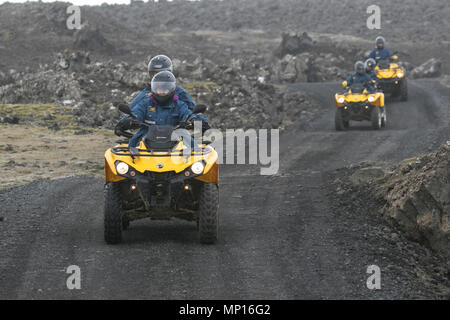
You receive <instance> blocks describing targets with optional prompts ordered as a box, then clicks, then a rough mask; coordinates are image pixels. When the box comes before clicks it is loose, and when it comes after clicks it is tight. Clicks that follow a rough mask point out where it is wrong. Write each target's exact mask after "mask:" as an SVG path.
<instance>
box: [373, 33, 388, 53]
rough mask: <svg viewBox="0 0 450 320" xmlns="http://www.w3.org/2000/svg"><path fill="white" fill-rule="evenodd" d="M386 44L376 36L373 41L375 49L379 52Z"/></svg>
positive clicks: (380, 37)
mask: <svg viewBox="0 0 450 320" xmlns="http://www.w3.org/2000/svg"><path fill="white" fill-rule="evenodd" d="M385 42H386V40H384V38H383V37H382V36H378V37H377V38H376V39H375V44H376V46H377V49H378V50H381V49H383V48H384V43H385Z"/></svg>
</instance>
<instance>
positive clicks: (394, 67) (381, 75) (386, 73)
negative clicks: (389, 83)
mask: <svg viewBox="0 0 450 320" xmlns="http://www.w3.org/2000/svg"><path fill="white" fill-rule="evenodd" d="M375 70H376V72H377V78H378V79H391V78H403V77H404V76H405V71H404V70H403V69H402V68H400V67H399V66H398V64H396V63H391V64H390V65H389V69H380V67H379V66H376V67H375Z"/></svg>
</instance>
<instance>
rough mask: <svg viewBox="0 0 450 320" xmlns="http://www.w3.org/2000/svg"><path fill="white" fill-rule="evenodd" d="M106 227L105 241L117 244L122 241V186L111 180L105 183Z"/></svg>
mask: <svg viewBox="0 0 450 320" xmlns="http://www.w3.org/2000/svg"><path fill="white" fill-rule="evenodd" d="M104 192H105V208H104V210H105V211H104V214H105V216H104V228H105V230H104V231H105V241H106V243H108V244H117V243H120V242H121V241H122V228H123V223H122V213H121V200H120V186H119V185H118V184H117V183H114V182H109V183H107V184H106V185H105V191H104Z"/></svg>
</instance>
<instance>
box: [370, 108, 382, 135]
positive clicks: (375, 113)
mask: <svg viewBox="0 0 450 320" xmlns="http://www.w3.org/2000/svg"><path fill="white" fill-rule="evenodd" d="M370 122H371V123H372V128H373V129H375V130H377V129H380V128H381V125H382V123H383V116H382V114H381V111H380V108H379V107H373V108H372V111H371V112H370Z"/></svg>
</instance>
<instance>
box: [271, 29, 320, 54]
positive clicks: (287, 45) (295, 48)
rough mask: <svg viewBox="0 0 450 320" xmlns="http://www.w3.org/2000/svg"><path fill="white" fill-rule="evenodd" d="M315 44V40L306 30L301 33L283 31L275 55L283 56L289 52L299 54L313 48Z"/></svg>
mask: <svg viewBox="0 0 450 320" xmlns="http://www.w3.org/2000/svg"><path fill="white" fill-rule="evenodd" d="M313 46H314V42H313V40H312V39H311V37H310V36H309V35H308V34H307V33H306V32H303V33H302V34H301V35H298V34H296V33H283V34H282V35H281V43H280V45H279V46H278V48H277V49H276V50H275V56H277V57H278V58H282V57H284V56H285V55H287V54H290V55H297V54H299V53H302V52H305V51H308V50H311V48H312V47H313Z"/></svg>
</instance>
